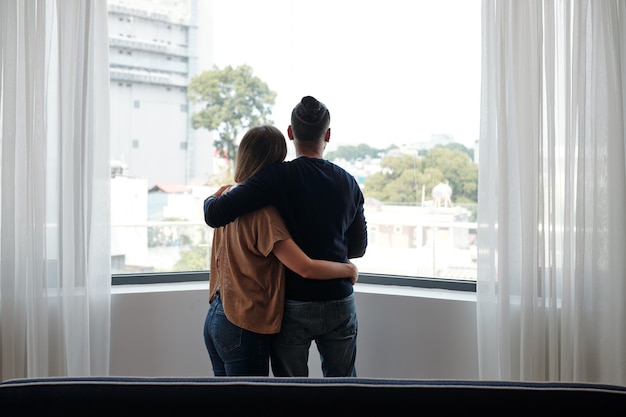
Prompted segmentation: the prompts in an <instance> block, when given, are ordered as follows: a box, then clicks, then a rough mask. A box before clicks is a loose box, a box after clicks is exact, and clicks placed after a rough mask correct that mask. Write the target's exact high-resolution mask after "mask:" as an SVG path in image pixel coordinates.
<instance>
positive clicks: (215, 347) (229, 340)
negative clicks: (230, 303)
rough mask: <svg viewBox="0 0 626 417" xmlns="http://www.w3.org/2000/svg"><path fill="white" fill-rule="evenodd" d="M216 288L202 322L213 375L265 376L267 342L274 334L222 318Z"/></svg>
mask: <svg viewBox="0 0 626 417" xmlns="http://www.w3.org/2000/svg"><path fill="white" fill-rule="evenodd" d="M219 294H220V293H219V291H218V292H217V294H216V295H215V297H214V298H213V301H211V306H210V307H209V312H208V313H207V316H206V320H205V322H204V343H205V344H206V348H207V351H208V352H209V357H210V358H211V365H212V367H213V375H215V376H269V357H270V342H271V340H272V337H274V335H268V334H259V333H254V332H250V331H248V330H244V329H242V328H241V327H239V326H235V325H234V324H232V323H231V322H230V321H228V319H227V318H226V315H225V314H224V306H223V305H222V300H221V299H220V295H219Z"/></svg>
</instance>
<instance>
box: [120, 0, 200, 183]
mask: <svg viewBox="0 0 626 417" xmlns="http://www.w3.org/2000/svg"><path fill="white" fill-rule="evenodd" d="M108 7H109V37H110V39H109V45H110V57H109V61H110V63H109V65H110V79H111V90H110V99H111V161H112V165H113V166H115V167H117V168H116V172H115V173H113V172H112V175H113V176H115V175H118V174H122V175H125V176H129V177H133V178H144V179H146V181H147V185H148V188H151V187H153V186H154V185H155V184H158V183H180V184H189V183H193V182H202V181H203V180H206V177H207V172H208V170H210V167H209V166H208V164H209V161H210V158H204V163H203V164H202V165H201V164H199V163H198V158H201V155H198V152H197V149H198V146H202V145H201V144H200V142H201V141H204V142H207V143H208V134H206V135H205V136H202V135H199V134H198V133H200V132H197V131H194V129H193V128H192V127H191V123H190V119H191V106H190V103H189V101H188V99H187V85H188V83H189V80H190V79H191V78H192V77H193V76H194V75H196V74H197V59H198V57H197V55H198V51H197V49H198V46H197V32H198V26H197V22H196V19H197V8H198V6H197V2H196V0H132V1H129V0H109V2H108ZM204 147H205V148H206V147H207V146H206V144H204Z"/></svg>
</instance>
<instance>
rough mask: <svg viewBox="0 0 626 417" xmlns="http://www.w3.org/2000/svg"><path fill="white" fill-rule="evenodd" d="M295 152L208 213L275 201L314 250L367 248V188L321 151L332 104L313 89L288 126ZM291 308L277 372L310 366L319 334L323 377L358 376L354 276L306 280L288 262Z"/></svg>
mask: <svg viewBox="0 0 626 417" xmlns="http://www.w3.org/2000/svg"><path fill="white" fill-rule="evenodd" d="M287 134H288V136H289V139H290V140H292V141H293V143H294V146H295V149H296V156H297V158H296V159H294V160H293V161H288V162H283V163H276V164H272V165H269V166H267V167H265V168H264V169H263V170H261V171H260V172H258V173H257V174H256V175H254V176H253V177H251V178H249V179H248V180H246V181H244V182H243V183H241V184H240V185H239V186H237V187H236V188H234V189H232V190H231V191H229V192H228V193H227V194H224V195H220V194H221V193H220V192H219V191H218V192H216V194H218V195H219V197H216V196H215V195H213V196H209V197H208V198H207V199H206V200H205V202H204V219H205V222H206V223H207V224H208V225H209V226H211V227H221V226H224V225H225V224H227V223H230V222H231V221H233V220H234V219H235V218H237V217H239V216H241V215H242V214H245V213H248V212H251V211H254V210H257V209H259V208H261V207H264V206H266V205H273V206H275V207H276V208H277V209H278V211H279V213H280V214H281V216H282V217H283V219H284V220H285V223H286V224H287V228H288V229H289V232H290V233H291V235H292V237H293V239H294V241H295V242H296V243H297V244H298V245H299V246H300V247H301V248H302V250H303V251H304V252H305V253H306V254H307V255H308V256H309V257H311V258H314V259H325V260H329V261H338V262H347V260H348V259H351V258H358V257H361V256H363V255H364V254H365V249H366V247H367V224H366V221H365V214H364V210H363V203H364V199H363V193H362V192H361V189H360V188H359V185H358V184H357V182H356V180H355V179H354V177H353V176H352V175H350V174H349V173H347V172H346V171H345V170H343V169H342V168H340V167H338V166H336V165H334V164H332V163H331V162H329V161H326V160H324V159H323V153H324V149H325V147H326V143H328V141H329V140H330V112H329V111H328V109H327V108H326V106H325V105H324V104H323V103H321V102H319V101H318V100H317V99H315V98H314V97H311V96H306V97H304V98H303V99H302V100H301V101H300V103H298V104H297V105H296V106H295V107H294V109H293V111H292V113H291V124H290V125H289V127H288V129H287ZM285 280H286V293H285V298H286V301H285V311H284V316H283V322H282V327H281V331H280V333H279V334H278V335H277V336H276V339H275V341H274V343H273V344H272V372H273V374H274V376H278V377H284V376H301V377H306V376H308V374H309V370H308V356H309V349H310V347H311V342H312V341H315V343H316V345H317V349H318V351H319V354H320V360H321V365H322V373H323V375H324V376H325V377H342V376H356V369H355V360H356V339H357V330H358V320H357V316H356V304H355V301H354V292H353V288H352V283H351V281H350V279H349V278H348V277H346V278H340V279H333V280H326V281H318V280H308V279H305V278H302V277H301V276H299V275H297V274H296V273H294V272H293V271H291V270H289V269H286V277H285Z"/></svg>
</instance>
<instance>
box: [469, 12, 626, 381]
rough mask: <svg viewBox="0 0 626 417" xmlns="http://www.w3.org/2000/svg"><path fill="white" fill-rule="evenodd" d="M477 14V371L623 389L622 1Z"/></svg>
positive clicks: (625, 40) (625, 76) (625, 177)
mask: <svg viewBox="0 0 626 417" xmlns="http://www.w3.org/2000/svg"><path fill="white" fill-rule="evenodd" d="M482 13H483V61H482V62H483V81H482V114H481V138H480V144H479V145H480V172H479V184H480V185H479V186H480V189H479V201H480V212H479V217H478V222H479V225H478V233H479V239H480V240H479V242H480V243H479V255H478V262H479V263H478V284H477V298H478V312H477V314H478V339H479V342H478V343H479V356H480V357H479V369H480V377H481V379H495V380H523V381H580V382H602V383H613V384H620V385H626V167H625V162H624V161H625V160H626V151H625V148H626V146H625V130H624V109H625V106H624V104H625V90H624V87H625V81H626V61H625V60H626V15H625V13H626V3H625V2H623V1H617V0H611V1H609V0H607V1H602V2H599V1H593V0H588V1H552V0H550V1H548V0H546V1H541V0H533V1H502V0H483V12H482Z"/></svg>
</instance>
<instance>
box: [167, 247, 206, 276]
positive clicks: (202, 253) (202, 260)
mask: <svg viewBox="0 0 626 417" xmlns="http://www.w3.org/2000/svg"><path fill="white" fill-rule="evenodd" d="M208 260H209V251H208V250H207V248H206V247H202V246H194V247H192V248H191V249H190V250H181V251H180V259H179V260H178V261H177V262H176V264H174V266H173V268H172V269H173V270H174V271H177V272H179V271H203V270H205V269H208Z"/></svg>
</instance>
